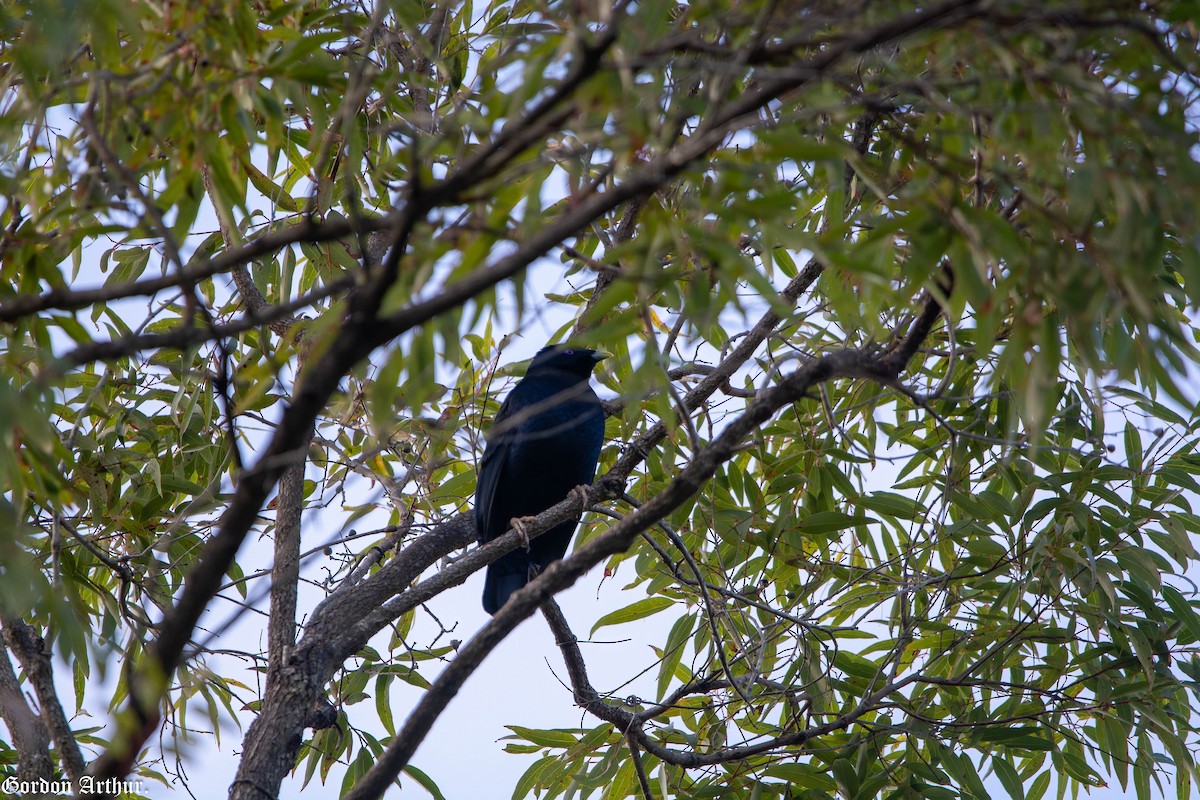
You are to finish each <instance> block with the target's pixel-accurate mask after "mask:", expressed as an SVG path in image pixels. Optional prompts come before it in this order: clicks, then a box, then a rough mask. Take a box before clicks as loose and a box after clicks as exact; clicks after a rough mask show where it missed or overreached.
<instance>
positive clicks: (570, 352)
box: [563, 350, 575, 356]
mask: <svg viewBox="0 0 1200 800" xmlns="http://www.w3.org/2000/svg"><path fill="white" fill-rule="evenodd" d="M563 355H568V356H573V355H575V351H574V350H563Z"/></svg>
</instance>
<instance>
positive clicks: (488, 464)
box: [475, 393, 522, 544]
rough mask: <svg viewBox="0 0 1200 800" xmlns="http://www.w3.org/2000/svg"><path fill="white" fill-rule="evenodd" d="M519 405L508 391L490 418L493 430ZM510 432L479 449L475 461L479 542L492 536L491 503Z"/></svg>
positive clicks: (508, 448) (510, 441)
mask: <svg viewBox="0 0 1200 800" xmlns="http://www.w3.org/2000/svg"><path fill="white" fill-rule="evenodd" d="M521 405H522V404H521V403H519V402H516V403H514V402H513V398H512V394H511V393H510V394H509V396H508V397H507V398H505V400H504V402H503V403H502V404H501V405H500V410H499V411H498V412H497V413H496V419H495V420H493V421H492V429H493V430H494V429H495V428H496V427H498V426H499V425H500V424H501V423H503V422H504V420H505V419H506V418H507V417H509V416H511V415H512V414H515V413H516V412H517V409H518V407H519V406H521ZM514 433H515V431H512V430H509V431H505V432H503V433H501V434H500V435H499V436H497V437H496V438H495V439H493V440H492V441H490V442H488V445H487V448H486V449H485V450H484V451H483V458H481V459H480V460H479V471H478V472H477V473H476V477H475V481H476V486H475V529H476V533H477V535H478V537H479V543H480V544H483V543H484V542H487V541H489V540H491V539H492V538H493V535H494V534H493V533H492V531H491V530H490V528H491V527H492V522H493V520H492V506H493V505H494V501H495V499H496V487H497V486H499V485H500V476H501V475H502V474H503V473H504V467H505V465H506V464H507V463H508V457H509V454H510V453H511V452H512V447H513V434H514ZM504 524H505V525H507V524H508V520H504ZM501 533H503V531H501Z"/></svg>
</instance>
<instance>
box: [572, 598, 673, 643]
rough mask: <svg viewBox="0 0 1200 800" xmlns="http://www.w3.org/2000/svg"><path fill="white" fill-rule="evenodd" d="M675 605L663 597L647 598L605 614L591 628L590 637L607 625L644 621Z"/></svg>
mask: <svg viewBox="0 0 1200 800" xmlns="http://www.w3.org/2000/svg"><path fill="white" fill-rule="evenodd" d="M674 604H675V603H674V602H673V601H671V600H669V599H667V598H665V597H647V598H644V599H642V600H639V601H637V602H636V603H633V604H632V605H628V606H625V607H624V608H621V609H618V610H616V611H613V612H610V613H608V614H605V615H604V616H603V617H601V618H600V619H598V620H596V624H595V625H593V626H592V632H591V635H593V636H594V635H595V633H596V631H598V630H600V629H601V628H604V627H607V626H609V625H621V624H623V623H626V622H633V621H634V620H639V619H645V618H646V617H649V616H651V615H652V614H657V613H658V612H660V611H663V610H665V609H667V608H670V607H671V606H673V605H674Z"/></svg>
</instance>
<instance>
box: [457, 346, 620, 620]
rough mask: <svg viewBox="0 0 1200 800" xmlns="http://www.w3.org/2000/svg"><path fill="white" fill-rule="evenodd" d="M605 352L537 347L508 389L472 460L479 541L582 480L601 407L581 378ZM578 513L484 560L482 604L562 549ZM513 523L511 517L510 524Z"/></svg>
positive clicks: (499, 601) (593, 455) (489, 605)
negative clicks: (475, 471) (479, 456)
mask: <svg viewBox="0 0 1200 800" xmlns="http://www.w3.org/2000/svg"><path fill="white" fill-rule="evenodd" d="M607 356H608V353H604V352H600V351H596V350H585V349H582V348H572V347H563V346H561V345H558V346H554V347H545V348H542V349H541V350H540V351H538V354H537V355H536V356H534V357H533V361H532V362H531V363H530V365H529V370H528V371H527V372H526V373H525V377H524V378H522V379H521V381H520V382H519V383H518V384H517V385H516V386H514V387H513V389H512V391H511V392H509V393H508V397H507V398H505V400H504V404H503V405H501V406H500V412H499V413H498V414H496V419H495V421H494V422H493V423H492V432H491V435H490V436H489V441H488V446H487V449H486V450H485V451H484V454H483V460H482V461H480V462H479V474H478V476H477V485H476V489H475V528H476V530H478V532H479V543H480V544H484V543H486V542H490V541H491V540H492V539H495V538H496V537H497V536H500V535H501V534H503V533H505V532H506V531H508V530H509V529H510V528H512V527H514V526H513V525H512V521H513V520H514V519H517V520H520V518H522V517H530V516H534V515H537V514H540V513H541V512H543V511H545V510H546V509H547V508H550V507H551V506H553V505H555V504H557V503H559V502H560V501H562V500H565V499H566V497H567V495H569V494H570V493H571V490H572V489H574V488H575V487H576V486H587V485H590V484H591V482H592V479H593V478H595V477H596V462H597V461H598V460H599V458H600V447H601V445H602V444H603V443H604V410H603V408H601V406H600V398H598V397H596V393H595V392H593V391H592V387H591V385H590V384H589V382H588V379H589V378H590V377H591V375H592V369H594V368H595V366H596V364H597V363H599V362H600V361H601V360H602V359H604V358H606V357H607ZM578 524H579V518H578V517H576V518H575V519H572V520H568V521H566V522H564V523H562V524H560V525H556V526H554V527H553V528H551V529H550V530H548V531H546V532H545V533H544V534H542V535H541V536H538V537H537V538H536V539H533V540H532V541H530V542H529V546H528V547H527V548H522V547H518V548H517V549H516V550H513V551H512V552H511V553H508V554H507V555H505V556H504V557H502V558H500V559H498V560H496V561H494V562H492V564H491V565H489V566H488V570H487V580H486V581H485V582H484V585H483V608H484V610H485V611H487V612H488V613H489V614H495V613H496V612H497V611H498V610H499V609H500V606H502V605H504V603H505V601H507V600H508V597H509V595H511V594H512V593H513V592H515V591H517V590H518V589H520V588H521V587H522V586H524V585H525V584H526V583H527V582H528V581H529V579H530V577H532V576H533V575H536V574H537V573H538V572H540V571H541V570H542V569H545V567H546V566H547V565H548V564H550V563H551V562H553V561H557V560H558V559H560V558H562V557H563V556H564V555H566V552H567V546H568V545H570V543H571V536H572V535H573V534H574V533H575V527H576V526H577V525H578ZM518 527H519V523H518Z"/></svg>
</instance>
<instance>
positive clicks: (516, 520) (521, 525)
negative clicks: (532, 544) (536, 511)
mask: <svg viewBox="0 0 1200 800" xmlns="http://www.w3.org/2000/svg"><path fill="white" fill-rule="evenodd" d="M536 519H537V517H513V518H512V519H511V520H509V523H508V524H509V525H511V526H512V529H513V530H514V531H516V532H517V538H518V539H520V540H521V544H522V546H524V548H525V549H526V551H528V550H529V531H527V530H526V529H525V526H526V525H529V524H530V523H532V522H533V521H534V520H536Z"/></svg>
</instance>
